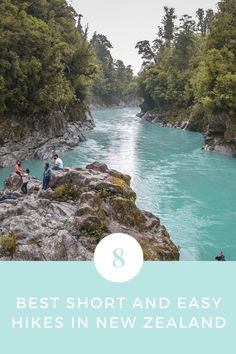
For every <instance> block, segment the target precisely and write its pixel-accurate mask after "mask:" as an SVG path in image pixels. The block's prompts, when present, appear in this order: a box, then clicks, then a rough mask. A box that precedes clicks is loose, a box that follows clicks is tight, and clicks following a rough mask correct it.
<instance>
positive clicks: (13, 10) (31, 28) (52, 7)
mask: <svg viewBox="0 0 236 354" xmlns="http://www.w3.org/2000/svg"><path fill="white" fill-rule="evenodd" d="M76 19H77V14H76V13H75V11H74V10H73V8H72V7H70V6H68V4H67V2H66V1H64V0H50V1H48V0H38V1H23V0H2V1H1V4H0V91H1V101H0V112H2V113H3V112H10V113H36V112H48V111H51V110H64V109H66V107H68V106H69V105H71V104H73V103H74V102H81V103H82V102H83V101H84V100H85V99H86V97H87V95H88V89H89V86H90V84H91V81H92V79H93V76H94V74H95V72H96V70H97V69H96V65H95V62H94V58H93V52H92V50H91V47H90V45H89V43H88V41H87V40H86V39H84V38H82V37H81V35H80V33H79V31H78V30H77V29H76Z"/></svg>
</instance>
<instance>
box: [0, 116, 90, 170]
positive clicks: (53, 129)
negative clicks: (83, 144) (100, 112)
mask: <svg viewBox="0 0 236 354" xmlns="http://www.w3.org/2000/svg"><path fill="white" fill-rule="evenodd" d="M94 126H95V124H94V121H93V118H92V116H91V113H90V111H89V110H88V109H79V110H78V109H73V110H72V109H71V110H70V112H52V113H49V114H35V115H31V116H21V117H15V116H7V117H6V116H4V117H2V118H1V117H0V167H7V166H11V165H13V164H14V163H15V161H16V160H28V159H35V158H36V159H47V158H49V157H51V156H52V154H53V152H62V151H65V150H68V149H71V148H73V147H75V146H77V145H78V144H79V142H80V141H84V140H85V131H86V130H87V129H92V128H93V127H94Z"/></svg>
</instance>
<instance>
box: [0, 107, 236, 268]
mask: <svg viewBox="0 0 236 354" xmlns="http://www.w3.org/2000/svg"><path fill="white" fill-rule="evenodd" d="M138 112H139V109H138V108H123V109H108V110H103V111H95V112H93V116H94V119H95V123H96V128H95V129H94V130H92V131H90V132H89V133H88V135H87V141H85V142H82V143H81V144H80V145H79V146H78V147H76V148H75V149H74V150H71V151H67V152H65V153H64V154H63V155H62V158H63V160H64V162H65V165H66V166H71V167H72V166H81V167H83V166H85V165H86V164H88V163H91V162H93V161H102V162H104V163H106V164H107V165H108V166H109V168H114V169H116V170H119V171H121V172H123V173H126V174H129V175H130V176H131V177H132V185H131V186H132V188H133V189H134V191H135V192H136V193H137V198H138V199H137V205H138V207H139V208H141V209H144V210H148V211H150V212H152V213H154V214H155V215H158V216H159V217H160V219H161V222H162V224H164V225H165V226H166V227H167V230H168V231H169V233H170V235H171V239H172V240H173V241H174V243H175V244H176V245H178V246H179V247H180V253H181V260H184V261H189V260H191V261H195V260H196V261H208V260H214V257H215V256H216V254H217V252H218V250H219V249H222V250H223V252H224V254H225V256H226V260H236V235H235V229H236V208H235V200H236V189H235V187H234V185H235V179H236V169H235V163H236V160H235V159H234V158H232V157H228V156H223V155H218V154H216V153H211V152H206V151H204V150H202V149H201V147H202V146H203V137H202V135H201V134H198V133H194V132H188V131H183V130H179V129H173V128H163V127H160V126H159V125H158V124H154V123H148V122H146V121H144V120H142V119H140V118H138V117H137V116H136V114H137V113H138ZM23 167H24V168H29V169H30V171H31V175H35V176H36V177H39V178H41V177H42V170H43V161H40V160H34V161H27V162H24V163H23ZM11 172H12V168H6V169H1V170H0V184H1V189H2V186H3V181H4V179H5V178H6V177H7V176H8V175H9V174H10V173H11Z"/></svg>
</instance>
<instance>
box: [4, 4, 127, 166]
mask: <svg viewBox="0 0 236 354" xmlns="http://www.w3.org/2000/svg"><path fill="white" fill-rule="evenodd" d="M81 18H82V15H81V14H77V13H76V12H75V10H74V9H73V8H72V7H71V6H70V5H69V4H68V2H67V1H66V0H37V1H27V0H1V2H0V167H3V166H8V165H11V164H13V163H14V162H15V161H16V160H17V159H20V160H25V159H31V158H40V159H44V158H48V157H49V156H50V155H51V154H52V151H58V152H59V151H64V150H66V149H70V148H72V147H74V146H76V145H78V143H79V142H80V141H82V140H84V139H85V135H84V130H85V129H88V128H92V127H94V122H93V119H92V117H91V115H90V112H89V108H88V107H89V104H90V103H91V101H92V102H93V101H95V103H98V105H100V104H102V105H105V107H106V106H107V105H111V104H112V105H114V104H115V105H116V104H120V103H122V104H126V103H127V102H129V101H130V98H132V95H131V93H130V84H131V83H132V80H133V73H132V69H131V67H130V66H128V67H125V65H124V64H123V62H122V61H120V60H114V59H113V58H112V56H111V53H110V49H111V44H110V42H109V41H108V40H107V39H106V37H105V36H103V35H100V34H99V35H98V34H96V33H95V34H94V35H93V37H92V39H91V40H90V39H89V38H88V28H85V29H83V28H82V25H81Z"/></svg>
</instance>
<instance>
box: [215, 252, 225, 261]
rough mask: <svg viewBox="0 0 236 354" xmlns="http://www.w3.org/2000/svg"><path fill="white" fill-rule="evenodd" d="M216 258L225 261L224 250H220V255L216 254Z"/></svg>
mask: <svg viewBox="0 0 236 354" xmlns="http://www.w3.org/2000/svg"><path fill="white" fill-rule="evenodd" d="M215 259H216V261H219V262H220V261H221V262H222V261H223V262H224V261H225V256H224V255H223V252H222V251H219V252H218V255H217V256H216V258H215Z"/></svg>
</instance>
